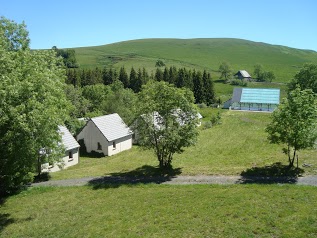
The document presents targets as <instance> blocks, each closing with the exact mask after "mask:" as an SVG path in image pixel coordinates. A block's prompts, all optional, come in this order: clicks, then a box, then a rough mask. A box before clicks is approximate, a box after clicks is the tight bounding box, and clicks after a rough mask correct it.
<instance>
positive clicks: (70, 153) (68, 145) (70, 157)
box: [42, 126, 80, 172]
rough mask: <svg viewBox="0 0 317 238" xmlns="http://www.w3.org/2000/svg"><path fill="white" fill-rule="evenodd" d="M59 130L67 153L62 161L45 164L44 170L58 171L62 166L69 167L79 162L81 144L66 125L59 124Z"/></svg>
mask: <svg viewBox="0 0 317 238" xmlns="http://www.w3.org/2000/svg"><path fill="white" fill-rule="evenodd" d="M58 131H59V133H60V135H61V137H62V145H63V146H64V148H65V155H64V157H63V158H62V160H61V162H59V163H56V164H49V163H46V164H43V165H42V172H56V171H59V170H61V168H67V167H70V166H73V165H75V164H78V162H79V147H80V146H79V144H78V142H77V141H76V139H75V138H74V137H73V135H72V134H71V133H70V131H69V130H68V129H67V128H66V127H65V126H58Z"/></svg>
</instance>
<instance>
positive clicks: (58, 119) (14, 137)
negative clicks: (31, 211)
mask: <svg viewBox="0 0 317 238" xmlns="http://www.w3.org/2000/svg"><path fill="white" fill-rule="evenodd" d="M2 21H3V19H2ZM4 21H6V20H4ZM6 22H7V21H6ZM6 26H8V27H9V29H7V28H6ZM11 27H12V28H11ZM4 32H5V34H4ZM20 32H22V33H21V34H22V35H19V34H20ZM8 34H13V35H8ZM26 35H27V33H26V29H25V25H23V24H22V25H17V24H14V23H12V24H11V23H10V24H8V25H3V24H0V45H1V47H0V75H1V84H0V98H1V100H0V160H1V163H0V180H1V186H2V188H1V190H5V191H6V192H9V191H10V190H12V189H15V188H18V187H19V186H20V185H23V184H25V183H27V182H29V181H30V175H32V173H34V172H38V173H40V172H41V168H40V165H41V164H40V163H41V162H45V161H47V160H49V161H51V162H54V161H57V160H59V158H58V156H59V155H60V152H61V151H62V148H61V146H59V144H58V142H59V141H60V139H61V138H60V135H59V133H58V125H62V124H63V123H64V121H65V120H66V119H67V115H68V110H69V104H68V102H67V100H66V96H65V93H64V86H65V85H64V80H65V71H64V70H63V68H61V66H60V65H61V62H60V60H59V59H58V58H56V56H55V53H54V52H53V51H31V50H30V49H29V48H28V47H27V46H28V42H29V39H28V38H25V36H26ZM8 42H12V44H8ZM17 42H18V43H17ZM2 46H9V47H8V48H5V47H2ZM44 148H45V149H46V150H49V151H50V153H49V154H46V155H45V156H41V155H40V154H39V151H40V149H44ZM39 162H40V163H39ZM2 192H3V191H2Z"/></svg>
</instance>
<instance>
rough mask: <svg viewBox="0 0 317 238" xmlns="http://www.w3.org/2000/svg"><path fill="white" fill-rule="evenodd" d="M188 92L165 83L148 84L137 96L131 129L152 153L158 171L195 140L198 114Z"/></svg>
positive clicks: (169, 164)
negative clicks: (156, 161)
mask: <svg viewBox="0 0 317 238" xmlns="http://www.w3.org/2000/svg"><path fill="white" fill-rule="evenodd" d="M193 102H194V100H193V95H192V93H191V92H190V91H189V90H188V89H178V88H175V87H174V86H173V85H171V84H168V83H165V82H150V83H148V84H147V85H145V86H144V87H143V89H142V91H141V92H140V94H139V103H138V106H137V113H136V116H137V117H136V118H138V119H137V121H136V122H135V123H134V127H135V128H134V129H135V131H136V136H137V140H138V142H139V144H140V145H142V146H144V147H145V148H149V149H154V151H155V154H156V156H157V159H158V161H159V165H160V168H163V167H165V168H166V167H170V166H171V162H172V159H173V155H174V154H175V153H182V152H183V148H184V147H189V146H191V145H193V144H194V143H195V141H196V138H197V133H198V132H197V129H196V125H197V111H196V109H195V107H194V105H193Z"/></svg>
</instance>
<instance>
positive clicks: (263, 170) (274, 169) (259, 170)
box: [237, 162, 304, 184]
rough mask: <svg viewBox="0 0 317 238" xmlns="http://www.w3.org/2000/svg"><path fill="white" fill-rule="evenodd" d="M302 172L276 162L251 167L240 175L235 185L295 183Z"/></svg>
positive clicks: (299, 169)
mask: <svg viewBox="0 0 317 238" xmlns="http://www.w3.org/2000/svg"><path fill="white" fill-rule="evenodd" d="M303 173H304V170H303V169H301V168H295V167H289V166H288V165H282V163H280V162H277V163H274V164H272V165H267V166H264V167H253V168H250V169H247V170H245V171H243V172H242V173H241V179H239V181H237V183H241V184H247V183H257V184H274V183H291V184H292V183H296V182H297V179H298V177H299V176H301V174H303Z"/></svg>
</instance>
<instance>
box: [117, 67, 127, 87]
mask: <svg viewBox="0 0 317 238" xmlns="http://www.w3.org/2000/svg"><path fill="white" fill-rule="evenodd" d="M119 80H120V81H121V82H122V83H123V86H124V87H125V88H128V87H129V85H130V82H129V76H128V74H127V72H126V71H125V68H124V66H122V67H121V68H120V71H119Z"/></svg>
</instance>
